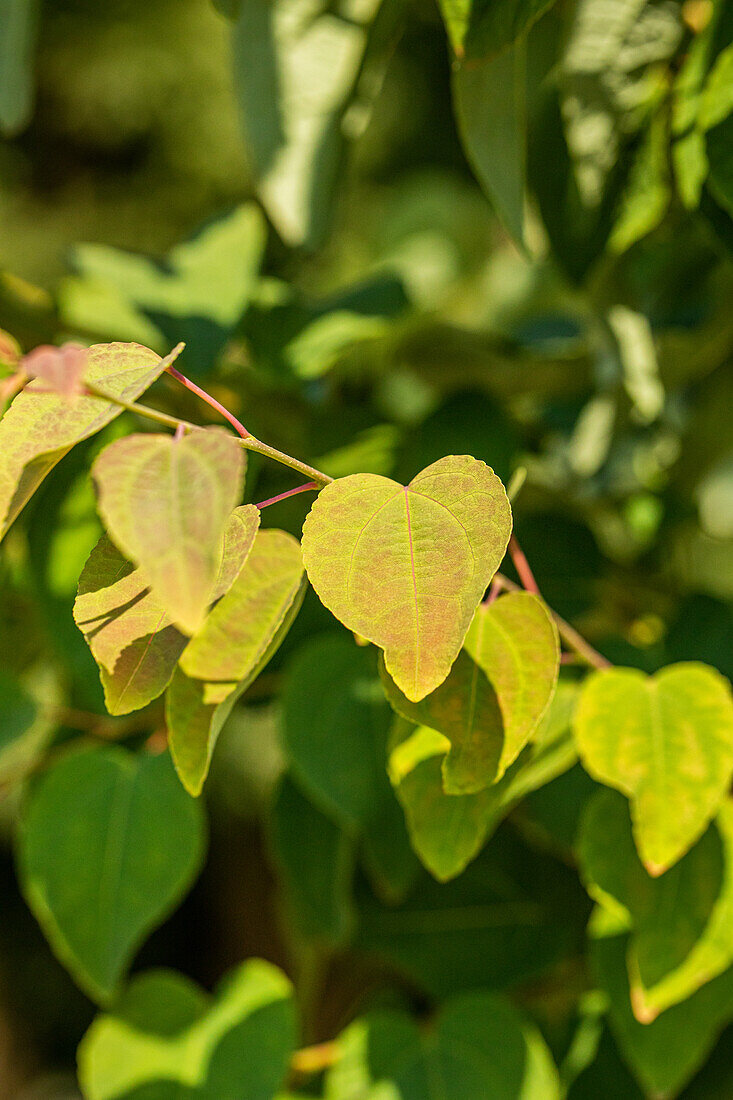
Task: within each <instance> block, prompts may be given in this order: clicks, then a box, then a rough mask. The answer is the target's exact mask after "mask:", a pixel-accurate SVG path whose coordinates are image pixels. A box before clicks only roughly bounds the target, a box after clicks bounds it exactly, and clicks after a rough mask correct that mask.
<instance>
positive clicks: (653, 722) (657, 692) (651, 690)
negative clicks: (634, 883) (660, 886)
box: [575, 662, 733, 875]
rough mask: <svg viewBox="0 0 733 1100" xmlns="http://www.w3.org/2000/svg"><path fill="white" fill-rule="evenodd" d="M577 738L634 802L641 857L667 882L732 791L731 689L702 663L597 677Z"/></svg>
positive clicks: (586, 761) (591, 761) (580, 712)
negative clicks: (667, 873) (668, 873)
mask: <svg viewBox="0 0 733 1100" xmlns="http://www.w3.org/2000/svg"><path fill="white" fill-rule="evenodd" d="M575 738H576V743H577V746H578V752H579V753H580V758H581V760H582V762H583V765H584V767H585V768H586V770H587V771H588V772H589V774H590V775H591V776H592V777H593V778H594V779H597V780H598V781H599V782H601V783H605V784H607V785H608V786H611V787H615V788H616V789H617V790H619V791H621V792H622V794H625V795H626V796H627V797H628V798H630V799H631V817H632V821H633V825H634V840H635V842H636V847H637V849H638V851H639V855H640V856H641V860H642V862H643V864H644V866H645V867H646V869H647V871H648V872H649V873H650V874H651V875H661V874H662V873H663V872H664V871H666V870H667V869H668V868H669V867H671V866H672V864H674V863H676V861H677V860H678V859H679V858H680V857H681V856H682V855H684V853H685V852H686V851H687V850H688V849H689V848H690V847H691V845H692V844H694V842H695V841H696V840H697V839H698V838H699V837H700V836H701V834H702V833H703V832H704V830H705V828H706V826H707V825H708V823H709V822H710V820H711V819H712V818H713V816H714V815H715V813H716V811H717V809H718V807H719V806H720V804H721V802H722V801H723V798H724V797H725V793H726V790H727V789H728V786H729V784H730V777H731V772H732V771H733V699H731V693H730V687H729V685H728V683H727V681H725V680H724V679H723V677H722V676H721V675H720V674H719V673H718V672H716V671H715V670H714V669H711V668H708V667H707V666H706V665H702V664H698V663H696V662H686V663H682V664H677V665H670V666H669V667H668V668H665V669H662V671H661V672H659V673H657V674H656V675H655V676H653V677H647V676H645V675H644V673H642V672H639V671H637V670H636V669H621V668H615V669H609V670H604V671H601V672H595V673H593V675H592V676H590V677H589V678H588V680H586V682H585V685H584V687H583V691H582V693H581V696H580V701H579V703H578V707H577V710H576V712H575Z"/></svg>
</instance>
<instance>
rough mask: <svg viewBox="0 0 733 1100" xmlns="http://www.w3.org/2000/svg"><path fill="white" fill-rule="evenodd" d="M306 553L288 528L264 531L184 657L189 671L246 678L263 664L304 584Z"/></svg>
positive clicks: (201, 676) (211, 677) (218, 678)
mask: <svg viewBox="0 0 733 1100" xmlns="http://www.w3.org/2000/svg"><path fill="white" fill-rule="evenodd" d="M302 578H303V559H302V555H301V551H300V545H299V543H298V541H297V539H294V538H293V536H292V535H288V534H287V533H286V532H285V531H278V530H273V529H270V530H267V531H259V532H258V533H257V535H256V537H255V540H254V545H253V547H252V549H251V551H250V553H249V556H248V558H247V560H246V562H245V564H244V567H243V568H242V569H241V571H240V573H239V575H238V576H237V578H236V580H235V581H234V583H233V585H232V586H231V588H230V589H229V591H228V592H227V594H226V595H225V596H224V597H223V599H222V600H221V601H220V602H219V603H218V604H217V605H216V607H215V608H214V609H213V611H211V613H210V614H209V616H208V617H207V619H206V622H205V623H204V625H203V627H202V628H201V630H200V631H199V632H198V634H197V635H196V636H195V637H194V638H192V639H191V641H190V642H189V643H188V646H187V647H186V649H185V651H184V653H183V655H182V657H181V668H182V670H183V671H184V672H185V674H186V675H187V676H191V677H193V678H194V679H197V680H206V681H210V682H224V683H233V682H239V681H241V680H244V679H245V678H246V677H248V676H249V675H250V674H251V672H252V670H253V669H254V668H256V667H258V665H259V663H260V661H261V660H262V657H263V655H264V654H265V653H266V652H267V649H268V646H269V645H270V643H271V641H272V639H273V638H274V637H275V636H276V635H277V632H278V630H279V629H280V627H281V625H282V622H283V619H284V618H285V615H286V613H287V612H288V610H289V608H290V607H291V606H292V604H293V601H294V600H295V597H296V595H297V594H298V592H299V590H300V588H301V582H302Z"/></svg>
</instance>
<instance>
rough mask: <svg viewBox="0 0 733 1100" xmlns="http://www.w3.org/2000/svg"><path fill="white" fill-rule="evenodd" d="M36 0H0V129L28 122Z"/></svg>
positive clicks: (7, 130) (8, 131)
mask: <svg viewBox="0 0 733 1100" xmlns="http://www.w3.org/2000/svg"><path fill="white" fill-rule="evenodd" d="M38 10H39V4H38V0H0V27H2V35H0V131H2V132H3V133H4V134H6V135H8V136H12V135H13V134H17V133H19V132H20V131H21V130H23V129H24V128H25V127H26V126H27V124H28V123H29V122H30V117H31V112H32V110H33V97H34V86H35V52H36V37H37V31H38Z"/></svg>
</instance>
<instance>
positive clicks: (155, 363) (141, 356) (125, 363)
mask: <svg viewBox="0 0 733 1100" xmlns="http://www.w3.org/2000/svg"><path fill="white" fill-rule="evenodd" d="M179 352H180V348H176V349H175V351H172V352H171V354H170V355H168V356H166V358H165V359H161V358H160V356H158V355H156V353H155V352H154V351H150V350H149V349H148V348H144V347H142V346H141V345H140V344H95V345H94V346H93V347H91V348H90V349H89V353H88V358H87V369H86V371H85V374H84V379H85V381H86V382H87V383H89V384H90V385H94V386H96V387H98V388H99V389H100V390H104V391H105V392H106V393H109V394H110V396H112V397H116V398H119V399H121V400H123V401H128V402H129V401H135V400H136V399H137V398H138V397H139V396H140V395H141V394H142V393H144V392H145V390H146V389H147V388H148V387H149V386H151V385H152V384H153V382H154V381H155V379H156V378H158V377H159V376H160V375H161V374H162V373H163V372H164V371H165V369H166V367H168V366H169V365H170V364H171V363H172V362H173V361H174V359H175V358H176V357H177V355H178V354H179ZM45 389H46V387H44V385H43V383H42V382H39V381H36V382H31V383H30V384H29V385H28V386H26V388H25V389H24V390H23V392H22V393H20V394H18V396H17V397H16V398H15V400H14V401H13V403H12V405H11V406H10V408H9V409H8V411H7V412H6V413H5V415H4V416H3V418H2V420H0V454H2V456H3V462H2V466H0V537H2V536H3V535H4V534H5V532H6V531H7V529H8V528H9V527H10V525H11V523H13V521H14V520H15V519H16V518H17V516H18V514H19V513H20V511H21V509H22V508H23V507H24V506H25V505H26V504H27V502H28V500H29V499H30V497H31V496H32V495H33V493H34V492H35V491H36V489H37V488H38V486H39V485H40V484H41V482H42V481H43V479H44V478H45V477H46V475H47V474H48V473H50V471H51V470H52V469H53V468H54V466H55V465H56V463H57V462H58V461H59V460H60V459H62V458H63V457H64V455H65V454H66V453H67V451H69V450H70V449H71V448H72V447H73V446H74V444H75V443H80V442H81V441H82V439H88V438H89V436H90V435H94V434H95V432H98V431H99V430H100V429H101V428H103V427H104V426H105V425H106V424H109V422H110V421H111V420H114V418H115V417H116V416H119V414H120V412H121V411H122V410H121V409H120V407H119V406H118V405H113V404H110V403H109V402H108V401H104V400H102V399H101V398H99V397H77V398H75V399H73V400H67V399H66V398H64V397H61V396H59V395H58V394H55V393H47V392H44V390H45Z"/></svg>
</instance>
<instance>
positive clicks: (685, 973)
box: [579, 791, 733, 1024]
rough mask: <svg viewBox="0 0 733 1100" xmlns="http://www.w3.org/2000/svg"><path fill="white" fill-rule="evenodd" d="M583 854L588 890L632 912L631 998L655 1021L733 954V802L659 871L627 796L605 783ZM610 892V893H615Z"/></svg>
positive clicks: (588, 822) (586, 825)
mask: <svg viewBox="0 0 733 1100" xmlns="http://www.w3.org/2000/svg"><path fill="white" fill-rule="evenodd" d="M579 856H580V862H581V867H582V871H583V877H584V879H585V881H586V885H587V887H588V890H589V893H590V894H591V895H592V896H593V897H594V898H595V899H596V901H598V902H599V903H600V904H601V905H603V906H605V907H607V908H608V907H609V904H610V909H611V912H614V911H615V910H616V907H621V908H622V909H623V910H625V911H626V912H627V913H628V923H629V925H630V927H631V930H632V934H631V937H630V939H629V947H628V952H627V967H628V971H629V981H630V986H631V1004H632V1008H633V1011H634V1015H635V1016H636V1018H637V1019H638V1020H639V1021H640V1022H641V1023H644V1024H647V1023H650V1022H651V1021H652V1020H654V1019H656V1017H657V1016H658V1015H659V1014H660V1012H664V1011H666V1010H667V1009H668V1008H669V1007H670V1006H671V1005H674V1004H678V1003H679V1002H680V1001H684V1000H686V999H687V998H688V997H690V996H692V994H693V993H694V992H695V991H696V990H697V989H700V987H701V986H703V985H705V984H706V983H707V982H709V981H711V980H712V979H713V978H716V977H717V976H718V975H719V974H722V973H723V971H724V970H726V969H727V968H728V967H729V966H730V965H731V962H733V804H732V803H731V802H730V800H728V801H727V802H726V803H724V804H723V806H722V807H721V810H720V813H719V815H718V818H717V819H716V822H715V824H713V825H711V826H710V827H709V828H708V829H707V831H706V832H705V833H704V834H703V836H702V837H701V838H700V840H699V841H698V842H697V844H696V845H695V846H694V847H693V848H692V849H691V850H690V851H689V852H687V854H686V855H685V856H683V858H682V859H681V860H680V861H679V862H678V863H676V864H675V866H674V867H671V868H670V869H669V870H668V871H666V872H665V874H663V875H662V876H660V877H659V878H652V877H651V876H650V875H649V874H647V872H646V871H645V869H644V867H643V866H642V864H641V862H640V861H639V857H638V855H637V852H636V848H635V847H634V842H633V838H632V835H631V823H630V819H629V813H628V807H627V803H626V802H625V800H624V799H623V798H622V797H621V796H620V795H617V794H615V793H614V792H612V791H602V792H599V794H598V795H596V797H595V798H594V799H593V800H592V801H591V803H590V804H589V806H588V808H587V810H586V813H585V815H584V818H583V824H582V827H581V833H580V838H579ZM609 899H610V901H609Z"/></svg>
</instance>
